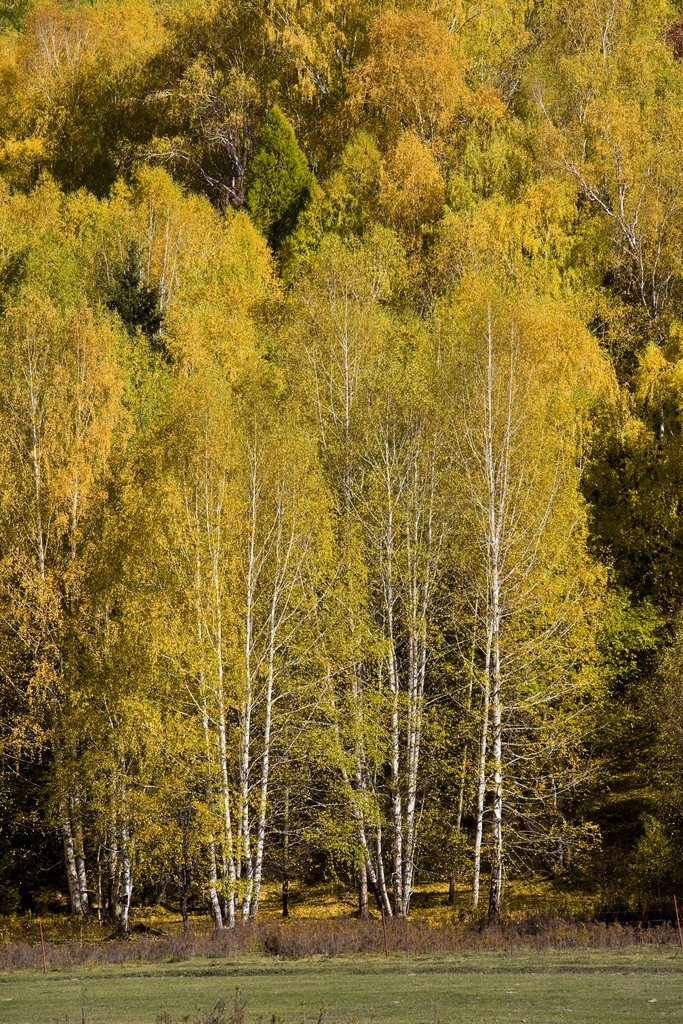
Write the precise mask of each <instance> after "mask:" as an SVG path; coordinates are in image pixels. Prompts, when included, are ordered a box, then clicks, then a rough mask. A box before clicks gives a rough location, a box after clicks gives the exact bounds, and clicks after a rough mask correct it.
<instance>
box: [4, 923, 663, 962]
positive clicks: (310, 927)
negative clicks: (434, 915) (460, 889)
mask: <svg viewBox="0 0 683 1024" xmlns="http://www.w3.org/2000/svg"><path fill="white" fill-rule="evenodd" d="M387 940H388V943H389V950H390V952H392V953H406V954H410V955H420V954H425V953H456V952H462V951H464V950H466V951H471V952H483V951H486V950H492V951H501V952H502V951H504V952H514V951H515V950H523V949H534V950H538V951H541V950H550V949H556V950H559V949H610V948H618V947H625V946H634V945H657V944H668V943H671V942H676V941H677V940H678V936H677V933H676V932H675V930H674V929H673V928H672V927H671V926H670V925H669V924H668V923H664V924H660V925H656V926H654V927H649V928H648V927H639V926H631V925H621V924H618V923H617V924H605V923H603V922H595V921H582V920H576V919H567V918H561V917H554V916H552V915H537V916H531V917H527V918H524V919H523V920H520V921H502V922H499V923H494V924H486V923H483V922H477V921H464V922H462V921H455V920H453V921H451V922H446V923H442V924H431V923H429V922H428V921H419V920H417V921H397V920H391V919H390V920H388V921H387ZM45 952H46V956H47V963H48V967H49V968H50V969H52V970H65V969H70V968H73V967H78V966H87V965H97V964H123V963H130V962H131V961H142V962H145V963H154V962H157V963H159V962H164V961H165V962H170V961H184V960H190V959H192V958H193V957H195V956H202V957H208V958H211V959H215V958H223V957H233V956H235V955H237V954H239V953H246V952H249V953H262V954H264V955H266V956H278V957H283V958H300V957H306V956H314V955H318V956H320V955H324V956H340V955H343V954H346V955H348V954H354V953H383V952H384V938H383V933H382V923H381V921H378V920H369V921H358V920H353V919H348V918H336V919H321V920H311V919H310V918H309V919H307V920H301V921H297V920H291V921H288V922H286V923H284V922H282V923H281V922H277V921H259V922H256V923H255V924H254V923H250V924H246V925H239V926H237V927H236V928H232V929H227V928H226V929H223V931H214V930H209V929H208V928H207V929H206V930H204V931H200V930H198V931H197V932H196V933H195V934H189V935H184V934H176V935H164V936H161V937H159V938H155V937H151V936H147V935H141V936H135V937H134V938H130V939H126V940H111V941H102V942H85V941H84V942H83V943H82V944H81V943H79V942H77V941H68V942H63V943H54V942H47V943H46V944H45ZM26 967H29V968H40V969H42V953H41V948H40V943H36V944H32V943H29V942H6V943H4V944H3V945H2V946H0V970H4V971H11V970H18V969H21V968H26Z"/></svg>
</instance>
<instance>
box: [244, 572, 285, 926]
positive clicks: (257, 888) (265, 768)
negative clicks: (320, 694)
mask: <svg viewBox="0 0 683 1024" xmlns="http://www.w3.org/2000/svg"><path fill="white" fill-rule="evenodd" d="M277 594H278V588H277V587H276V586H274V587H273V599H272V602H271V610H270V620H271V626H270V639H269V651H268V684H267V687H266V717H265V722H264V727H263V762H262V766H261V792H260V796H259V810H258V831H257V837H256V858H255V865H254V892H253V895H252V897H251V907H250V911H249V916H250V917H251V919H252V920H253V921H255V920H256V916H257V914H258V901H259V895H260V893H261V872H262V869H263V849H264V844H265V839H266V811H267V808H268V775H269V770H270V726H271V720H272V714H273V677H274V658H275V615H276V603H277Z"/></svg>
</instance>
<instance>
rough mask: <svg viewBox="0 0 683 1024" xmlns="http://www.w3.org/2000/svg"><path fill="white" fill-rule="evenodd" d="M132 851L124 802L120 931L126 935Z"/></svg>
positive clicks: (131, 884)
mask: <svg viewBox="0 0 683 1024" xmlns="http://www.w3.org/2000/svg"><path fill="white" fill-rule="evenodd" d="M124 800H125V797H124ZM130 853H131V851H130V830H129V827H128V822H127V820H126V810H125V803H124V804H123V820H122V824H121V914H120V917H119V931H120V932H121V933H122V934H124V935H125V934H126V932H127V931H128V914H129V912H130V901H131V898H132V895H133V870H132V865H131V859H130Z"/></svg>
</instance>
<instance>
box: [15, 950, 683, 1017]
mask: <svg viewBox="0 0 683 1024" xmlns="http://www.w3.org/2000/svg"><path fill="white" fill-rule="evenodd" d="M237 986H239V989H237ZM221 998H223V999H225V1001H226V1009H225V1012H224V1014H221V1013H220V1012H218V1013H214V1014H213V1015H212V1012H211V1011H212V1008H213V1007H215V1006H216V1004H217V1003H218V1001H219V999H221ZM235 1001H236V1002H235ZM0 1002H1V1004H2V1005H1V1006H0V1018H1V1019H2V1020H3V1022H5V1024H57V1022H64V1024H67V1022H68V1021H81V1022H82V1024H154V1022H155V1021H157V1022H158V1024H176V1022H179V1021H181V1020H183V1021H190V1022H192V1024H194V1022H202V1024H204V1022H209V1021H213V1022H214V1024H232V1022H236V1024H240V1022H243V1024H256V1022H259V1021H260V1022H267V1024H304V1022H307V1024H315V1022H318V1024H323V1022H324V1024H370V1022H375V1024H383V1022H400V1024H431V1022H434V1024H481V1022H484V1021H486V1024H503V1022H505V1024H507V1022H515V1021H516V1022H520V1024H554V1022H555V1021H566V1020H567V1019H570V1020H572V1021H574V1022H575V1024H588V1022H595V1024H613V1022H616V1021H619V1022H623V1021H633V1022H637V1024H642V1022H646V1021H655V1020H656V1021H661V1020H670V1021H680V1019H681V1005H682V1004H683V956H682V955H681V953H680V950H678V951H677V950H676V949H675V947H671V946H668V947H665V948H664V947H657V946H650V947H647V948H645V949H642V950H634V949H633V948H630V949H626V950H618V951H616V950H615V951H594V950H586V951H581V952H576V951H565V952H546V953H545V954H542V955H539V954H536V953H534V954H529V953H526V954H514V955H505V954H502V953H485V954H468V953H463V954H451V955H446V956H418V957H407V956H403V955H393V956H390V957H389V959H388V960H387V959H385V958H384V957H382V956H377V955H371V956H364V957H358V956H356V957H339V958H332V959H328V958H324V957H310V958H305V959H303V960H295V961H284V962H283V961H278V960H276V959H274V958H272V957H271V958H266V957H256V956H251V957H249V956H242V957H240V958H238V959H237V960H229V961H226V960H223V961H219V960H215V959H202V958H197V959H195V960H193V961H191V962H187V963H182V964H155V965H154V966H149V965H128V966H127V967H125V968H121V967H104V968H101V967H97V968H90V969H85V970H84V969H79V970H78V971H73V970H70V971H60V972H52V973H49V974H47V975H43V974H41V973H39V972H32V973H30V974H27V973H25V972H22V973H21V974H17V973H13V974H10V973H4V974H0Z"/></svg>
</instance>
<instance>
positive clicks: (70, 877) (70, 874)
mask: <svg viewBox="0 0 683 1024" xmlns="http://www.w3.org/2000/svg"><path fill="white" fill-rule="evenodd" d="M60 818H61V822H60V824H61V831H62V843H63V845H64V863H65V865H66V879H67V883H68V886H69V899H70V902H71V913H72V914H82V913H83V907H82V906H81V890H80V885H79V880H78V868H77V867H76V845H75V843H74V837H73V831H72V828H71V820H70V818H69V805H68V802H67V799H66V798H64V799H63V800H62V803H61V807H60Z"/></svg>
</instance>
